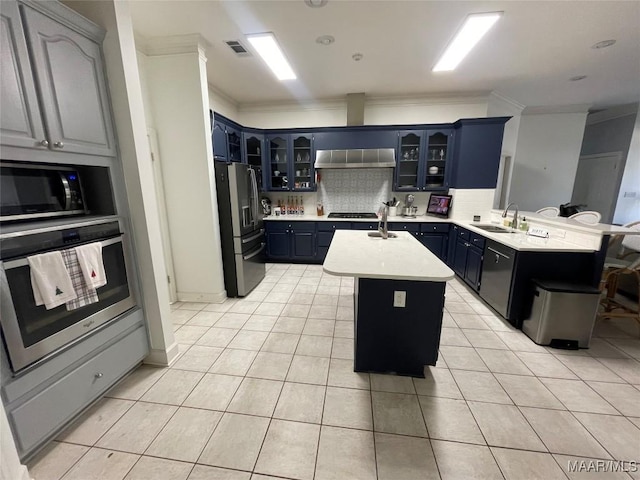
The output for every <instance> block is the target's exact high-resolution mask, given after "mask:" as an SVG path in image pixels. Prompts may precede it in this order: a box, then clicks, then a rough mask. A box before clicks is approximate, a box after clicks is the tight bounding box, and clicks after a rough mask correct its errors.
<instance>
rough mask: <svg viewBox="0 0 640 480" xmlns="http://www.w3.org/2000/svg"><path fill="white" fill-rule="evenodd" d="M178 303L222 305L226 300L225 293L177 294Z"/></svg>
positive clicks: (224, 291)
mask: <svg viewBox="0 0 640 480" xmlns="http://www.w3.org/2000/svg"><path fill="white" fill-rule="evenodd" d="M177 295H178V301H179V302H206V303H222V302H224V301H225V299H226V298H227V291H226V290H223V291H222V292H219V293H197V292H177Z"/></svg>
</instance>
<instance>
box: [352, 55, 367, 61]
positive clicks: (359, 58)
mask: <svg viewBox="0 0 640 480" xmlns="http://www.w3.org/2000/svg"><path fill="white" fill-rule="evenodd" d="M363 57H364V55H362V54H361V53H354V54H353V55H351V58H353V59H354V60H355V61H356V62H359V61H360V60H362V58H363Z"/></svg>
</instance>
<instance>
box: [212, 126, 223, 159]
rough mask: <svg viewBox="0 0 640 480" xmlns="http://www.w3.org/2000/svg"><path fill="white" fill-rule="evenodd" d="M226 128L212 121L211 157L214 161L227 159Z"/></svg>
mask: <svg viewBox="0 0 640 480" xmlns="http://www.w3.org/2000/svg"><path fill="white" fill-rule="evenodd" d="M226 130H227V126H226V125H225V124H224V123H222V122H220V121H219V120H214V121H213V134H212V137H213V138H212V139H211V140H212V141H213V157H214V158H215V159H216V160H226V159H227V131H226Z"/></svg>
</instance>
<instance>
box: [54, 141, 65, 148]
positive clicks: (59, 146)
mask: <svg viewBox="0 0 640 480" xmlns="http://www.w3.org/2000/svg"><path fill="white" fill-rule="evenodd" d="M53 146H54V147H56V148H64V143H62V142H56V143H54V144H53Z"/></svg>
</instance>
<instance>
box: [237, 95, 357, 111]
mask: <svg viewBox="0 0 640 480" xmlns="http://www.w3.org/2000/svg"><path fill="white" fill-rule="evenodd" d="M346 108H347V99H346V98H339V99H338V98H334V99H325V100H300V101H297V102H277V103H274V102H264V103H262V102H260V103H240V104H238V112H240V113H248V112H264V113H266V112H274V113H275V112H288V111H291V110H292V109H295V110H304V111H308V112H312V111H318V110H325V111H326V110H345V111H346Z"/></svg>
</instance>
